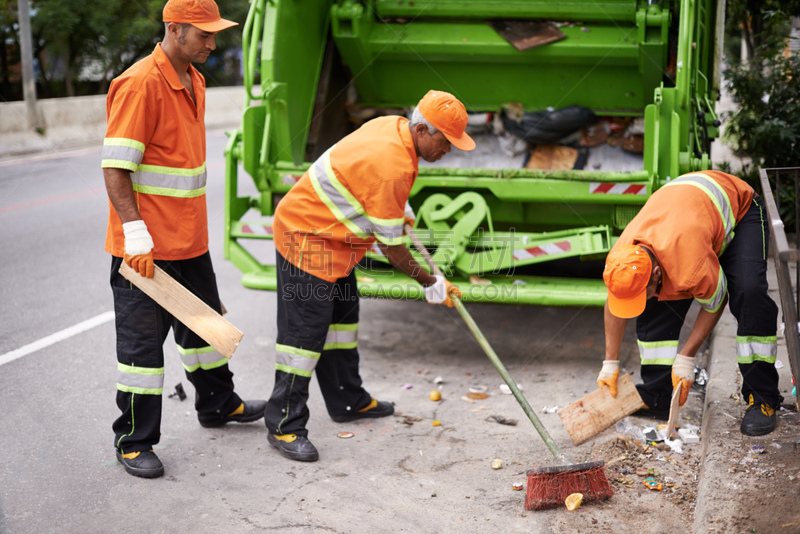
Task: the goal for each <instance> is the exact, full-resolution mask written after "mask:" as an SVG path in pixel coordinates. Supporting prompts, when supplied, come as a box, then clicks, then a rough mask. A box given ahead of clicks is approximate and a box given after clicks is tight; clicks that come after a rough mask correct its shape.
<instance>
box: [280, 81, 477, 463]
mask: <svg viewBox="0 0 800 534" xmlns="http://www.w3.org/2000/svg"><path fill="white" fill-rule="evenodd" d="M466 126H467V111H466V109H465V108H464V105H463V104H462V103H461V102H459V101H458V100H457V99H456V98H455V97H454V96H453V95H451V94H449V93H445V92H442V91H429V92H428V93H427V94H426V95H425V96H424V97H423V98H422V100H420V102H419V104H418V106H417V108H416V110H415V111H414V114H413V116H412V118H411V121H409V120H407V119H406V118H405V117H400V116H388V117H380V118H377V119H373V120H371V121H369V122H367V123H366V124H364V125H363V126H361V128H359V129H358V130H356V131H355V132H353V133H352V134H350V135H348V136H347V137H345V138H344V139H342V140H341V141H339V142H338V143H337V144H336V145H334V146H333V147H332V148H330V149H329V150H328V151H327V152H325V154H323V155H322V156H321V157H320V158H319V159H318V160H317V161H316V162H315V163H314V164H313V165H312V166H311V168H310V169H309V170H308V172H306V174H305V175H303V177H302V178H301V179H300V180H299V181H298V182H297V184H296V185H295V186H294V187H292V189H291V190H290V191H289V193H288V194H287V195H286V196H285V197H284V198H283V199H282V200H281V202H280V204H279V205H278V208H277V209H276V211H275V219H274V222H273V232H274V240H275V249H276V267H277V278H278V280H277V281H278V284H277V286H278V287H277V293H278V295H277V297H278V335H277V343H276V345H275V355H276V363H275V386H274V389H273V391H272V397H271V398H270V400H269V402H268V404H267V409H266V414H265V417H264V419H265V422H266V425H267V430H268V434H267V440H268V441H269V443H270V444H271V445H272V446H273V447H275V448H276V449H278V451H280V453H281V454H283V455H284V456H286V457H287V458H289V459H291V460H298V461H303V462H313V461H316V460H317V459H318V458H319V453H318V452H317V449H316V448H315V447H314V445H313V444H312V443H311V441H309V439H308V430H307V429H306V423H307V422H308V419H309V410H308V407H307V406H306V402H307V401H308V388H309V384H310V381H311V375H312V374H313V373H314V372H315V371H316V374H317V380H318V382H319V385H320V389H321V390H322V396H323V398H324V400H325V405H326V406H327V408H328V413H329V415H330V416H331V419H333V420H334V421H336V422H349V421H354V420H356V419H361V418H374V417H386V416H388V415H391V414H393V413H394V407H393V406H392V405H391V404H390V403H388V402H382V401H378V400H376V399H374V398H372V397H371V396H370V394H369V393H368V392H367V391H366V390H365V389H364V388H363V387H362V385H361V377H360V376H359V372H358V360H359V356H358V349H357V346H358V303H359V299H358V288H357V286H356V277H355V271H354V269H355V267H356V265H357V264H358V262H359V261H360V260H361V259H362V258H363V257H364V254H365V253H366V252H367V250H369V249H370V248H371V247H372V245H373V244H374V243H375V242H376V240H377V243H378V246H379V247H380V249H381V250H382V252H383V253H384V255H385V256H386V257H387V258H388V259H389V261H390V262H391V263H392V265H394V266H395V267H397V268H398V269H400V270H401V271H402V272H403V273H405V274H407V275H408V276H410V277H411V278H413V279H414V280H416V281H417V282H418V283H420V284H421V285H422V286H424V288H425V296H426V298H427V300H428V302H430V303H432V304H446V305H448V306H452V305H453V303H452V301H451V300H450V295H459V296H460V292H459V291H458V289H457V288H456V287H455V286H453V285H451V284H450V283H449V282H447V281H446V280H445V279H444V277H442V276H434V275H431V274H429V273H428V272H427V271H425V270H424V269H422V268H421V267H420V266H419V264H418V263H417V262H416V261H415V260H414V259H413V257H412V256H411V254H410V252H409V251H408V249H407V248H406V247H405V245H403V244H402V237H403V223H404V220H405V219H406V218H408V217H410V218H413V212H412V213H407V212H406V209H407V208H406V206H407V203H408V196H409V193H410V191H411V186H412V185H413V184H414V180H415V179H416V177H417V172H418V165H419V158H422V159H424V160H425V161H429V162H433V161H436V160H438V159H440V158H441V157H442V156H444V155H445V154H447V153H448V152H450V146H451V144H452V145H453V146H455V147H457V148H459V149H461V150H472V149H473V148H475V142H474V141H473V140H472V139H471V138H470V137H469V136H468V135H467V134H466V133H464V129H465V128H466ZM408 209H409V210H410V208H408Z"/></svg>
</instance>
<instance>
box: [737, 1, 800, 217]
mask: <svg viewBox="0 0 800 534" xmlns="http://www.w3.org/2000/svg"><path fill="white" fill-rule="evenodd" d="M799 14H800V2H799V1H796V0H793V1H778V0H731V1H730V2H729V4H728V15H729V18H728V33H729V34H730V33H732V32H740V33H741V35H742V40H743V41H744V42H745V43H746V46H747V48H748V49H749V50H750V51H749V53H748V55H749V59H748V60H747V61H746V62H742V61H741V59H740V58H738V57H728V65H727V72H726V78H727V80H728V86H729V88H730V90H731V95H732V97H733V99H734V100H735V101H736V103H737V104H738V108H737V109H736V110H735V111H733V112H732V113H731V114H730V115H729V117H728V124H727V126H726V132H725V133H726V137H727V138H728V140H729V142H731V143H732V144H733V146H734V147H735V148H736V149H737V150H739V151H741V152H744V153H746V154H747V155H748V156H750V157H751V158H752V161H753V163H752V165H750V166H746V167H745V168H744V169H743V174H744V176H743V178H745V179H747V180H748V182H750V183H751V185H753V186H754V187H756V188H757V189H760V184H759V180H758V175H757V172H758V168H759V167H766V168H772V167H798V166H800V58H799V57H797V56H796V55H794V56H791V55H789V56H788V57H787V54H786V53H785V52H786V51H787V46H788V43H789V38H790V30H791V27H790V17H791V16H797V15H799ZM792 189H793V188H792ZM781 197H782V198H781V199H780V204H781V207H782V210H781V211H782V212H783V213H782V216H784V217H785V218H784V221H785V222H787V223H791V224H793V221H794V212H793V209H792V207H793V206H794V203H795V202H797V200H798V199H796V198H794V192H793V190H790V189H784V190H783V192H782V195H781Z"/></svg>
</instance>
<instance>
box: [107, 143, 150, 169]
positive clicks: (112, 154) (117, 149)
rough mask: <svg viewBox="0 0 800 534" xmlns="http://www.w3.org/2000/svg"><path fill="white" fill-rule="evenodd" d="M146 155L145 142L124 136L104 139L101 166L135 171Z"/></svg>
mask: <svg viewBox="0 0 800 534" xmlns="http://www.w3.org/2000/svg"><path fill="white" fill-rule="evenodd" d="M143 157H144V143H140V142H139V141H136V140H134V139H126V138H124V137H107V138H105V139H103V153H102V155H101V159H102V161H101V163H100V166H101V167H103V168H108V167H111V168H119V169H127V170H129V171H135V170H136V167H138V166H139V164H140V163H141V162H142V158H143Z"/></svg>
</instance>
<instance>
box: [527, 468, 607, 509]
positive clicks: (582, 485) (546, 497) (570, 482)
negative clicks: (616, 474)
mask: <svg viewBox="0 0 800 534" xmlns="http://www.w3.org/2000/svg"><path fill="white" fill-rule="evenodd" d="M572 493H583V500H584V501H593V500H598V499H608V498H609V497H611V496H612V495H614V490H613V489H611V486H610V485H609V483H608V479H607V478H606V473H605V468H604V464H603V462H590V463H587V464H578V465H573V466H560V467H555V468H553V467H546V468H542V469H538V470H533V469H532V470H530V471H528V488H527V492H526V495H525V509H526V510H543V509H545V508H556V507H558V506H564V500H565V499H566V498H567V497H568V496H569V495H570V494H572Z"/></svg>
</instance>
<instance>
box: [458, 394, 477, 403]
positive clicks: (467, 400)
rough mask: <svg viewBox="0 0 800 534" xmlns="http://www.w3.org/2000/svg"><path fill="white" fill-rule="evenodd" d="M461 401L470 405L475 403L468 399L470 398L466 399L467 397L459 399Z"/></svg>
mask: <svg viewBox="0 0 800 534" xmlns="http://www.w3.org/2000/svg"><path fill="white" fill-rule="evenodd" d="M461 400H463V401H465V402H468V403H470V404H475V401H474V400H472V399H470V398H469V397H467V396H464V397H461Z"/></svg>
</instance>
